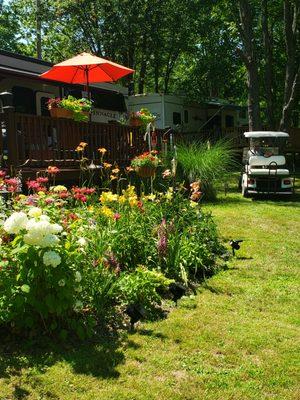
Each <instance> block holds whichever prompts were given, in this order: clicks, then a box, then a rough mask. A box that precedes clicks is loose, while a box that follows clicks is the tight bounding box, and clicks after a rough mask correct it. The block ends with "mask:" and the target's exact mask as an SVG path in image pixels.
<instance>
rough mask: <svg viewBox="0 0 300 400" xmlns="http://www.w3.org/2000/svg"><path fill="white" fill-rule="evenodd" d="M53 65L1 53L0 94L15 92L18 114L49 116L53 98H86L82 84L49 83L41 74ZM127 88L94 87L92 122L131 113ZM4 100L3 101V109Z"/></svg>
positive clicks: (114, 86) (14, 101) (9, 53)
mask: <svg viewBox="0 0 300 400" xmlns="http://www.w3.org/2000/svg"><path fill="white" fill-rule="evenodd" d="M51 67H52V64H51V63H49V62H46V61H42V60H37V59H35V58H32V57H26V56H23V55H19V54H14V53H11V52H7V51H3V50H0V93H1V92H7V91H8V92H11V93H12V95H13V106H14V108H15V111H16V112H19V113H24V114H32V115H45V116H47V115H49V111H48V109H47V101H48V100H49V99H50V98H53V97H64V96H67V95H73V96H74V97H77V98H81V97H84V95H85V92H84V90H83V89H84V88H83V86H81V85H69V84H63V83H61V82H53V81H47V80H44V79H41V78H39V75H40V74H42V73H43V72H45V71H47V70H49V69H50V68H51ZM126 93H127V89H126V88H123V87H122V86H120V85H115V84H111V83H102V84H92V85H91V97H92V100H93V111H92V116H91V120H92V121H94V122H102V123H108V122H110V121H116V120H119V119H120V118H121V117H122V116H123V115H124V113H126V112H127V105H126V102H127V95H126ZM1 106H2V104H1V99H0V107H1Z"/></svg>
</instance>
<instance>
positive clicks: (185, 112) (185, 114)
mask: <svg viewBox="0 0 300 400" xmlns="http://www.w3.org/2000/svg"><path fill="white" fill-rule="evenodd" d="M188 122H189V112H188V110H184V123H185V124H187V123H188Z"/></svg>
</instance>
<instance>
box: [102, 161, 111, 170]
mask: <svg viewBox="0 0 300 400" xmlns="http://www.w3.org/2000/svg"><path fill="white" fill-rule="evenodd" d="M103 167H104V168H105V169H108V168H111V167H112V165H111V164H110V163H107V162H105V163H103Z"/></svg>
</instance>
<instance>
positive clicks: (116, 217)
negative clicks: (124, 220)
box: [113, 213, 121, 221]
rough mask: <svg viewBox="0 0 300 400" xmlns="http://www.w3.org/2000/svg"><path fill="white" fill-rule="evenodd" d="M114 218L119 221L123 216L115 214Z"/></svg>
mask: <svg viewBox="0 0 300 400" xmlns="http://www.w3.org/2000/svg"><path fill="white" fill-rule="evenodd" d="M113 218H114V220H116V221H118V220H119V219H120V218H121V214H119V213H115V214H114V217H113Z"/></svg>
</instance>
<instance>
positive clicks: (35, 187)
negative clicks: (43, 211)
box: [26, 179, 40, 190]
mask: <svg viewBox="0 0 300 400" xmlns="http://www.w3.org/2000/svg"><path fill="white" fill-rule="evenodd" d="M26 185H27V187H28V189H32V190H38V188H39V187H40V184H39V182H37V181H31V180H30V179H28V181H27V182H26Z"/></svg>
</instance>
